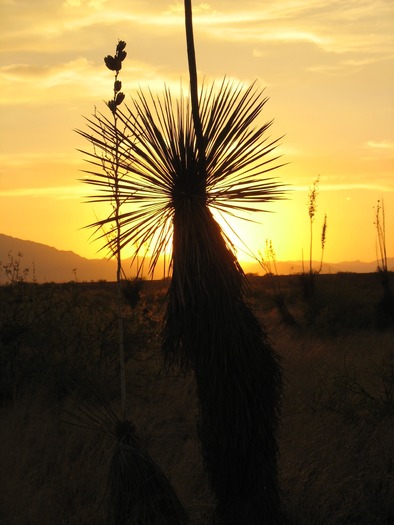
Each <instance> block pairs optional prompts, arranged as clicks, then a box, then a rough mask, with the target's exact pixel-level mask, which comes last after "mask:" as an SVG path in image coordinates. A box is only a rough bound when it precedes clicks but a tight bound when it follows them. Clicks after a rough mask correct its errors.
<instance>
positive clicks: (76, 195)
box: [0, 185, 86, 200]
mask: <svg viewBox="0 0 394 525" xmlns="http://www.w3.org/2000/svg"><path fill="white" fill-rule="evenodd" d="M85 196H86V187H82V185H79V186H77V185H74V186H53V187H40V188H17V189H13V190H5V191H0V197H46V198H52V199H57V200H69V199H78V200H80V199H81V198H82V197H85Z"/></svg>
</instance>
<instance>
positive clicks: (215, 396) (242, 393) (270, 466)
mask: <svg viewBox="0 0 394 525" xmlns="http://www.w3.org/2000/svg"><path fill="white" fill-rule="evenodd" d="M173 243H174V245H173V277H172V282H171V285H170V289H169V304H168V310H167V315H166V328H165V333H164V343H163V350H164V353H165V355H166V356H167V358H169V359H170V360H173V359H174V358H175V359H176V360H178V361H179V362H180V363H181V364H183V365H186V366H187V365H190V366H191V367H192V369H193V370H194V374H195V379H196V385H197V393H198V398H199V404H200V420H199V437H200V440H201V445H202V452H203V456H204V461H205V464H206V469H207V472H208V475H209V477H210V481H211V486H212V489H213V491H214V493H215V495H216V498H217V513H218V516H219V520H220V523H223V524H225V525H230V524H231V525H243V524H245V525H261V524H263V523H264V524H274V523H275V524H276V523H280V508H279V497H278V483H277V444H276V432H277V420H278V404H279V397H280V391H281V375H280V367H279V364H278V362H277V359H276V357H275V354H274V352H273V351H272V349H271V346H270V344H269V341H268V339H267V336H266V334H265V333H264V331H263V329H262V327H261V326H260V324H259V322H258V320H257V319H256V318H255V316H254V315H253V313H252V311H251V310H250V309H249V308H248V306H247V305H246V303H245V300H244V295H243V292H244V285H245V277H244V275H243V272H242V270H241V268H240V267H239V264H238V262H237V260H236V258H235V256H234V254H233V253H232V251H231V249H230V248H229V247H228V246H227V245H226V242H225V239H224V237H223V235H222V232H221V229H220V227H219V225H218V224H217V222H216V221H215V219H214V218H213V216H212V214H211V212H210V210H209V209H208V207H207V206H205V204H204V203H203V201H202V200H201V199H200V200H198V199H195V200H193V199H188V198H185V200H184V202H183V203H180V204H179V205H178V207H177V209H176V211H175V216H174V241H173Z"/></svg>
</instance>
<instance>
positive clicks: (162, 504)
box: [66, 382, 189, 525]
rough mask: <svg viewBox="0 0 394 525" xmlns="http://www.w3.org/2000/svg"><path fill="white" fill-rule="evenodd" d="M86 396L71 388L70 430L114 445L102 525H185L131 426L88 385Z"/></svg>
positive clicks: (162, 476)
mask: <svg viewBox="0 0 394 525" xmlns="http://www.w3.org/2000/svg"><path fill="white" fill-rule="evenodd" d="M86 386H87V387H88V390H89V397H90V399H89V401H86V394H85V395H84V396H82V395H81V394H80V393H78V392H77V389H76V388H75V385H73V386H72V388H71V390H70V391H71V397H72V399H73V401H74V406H73V408H71V410H68V411H66V415H67V422H68V423H69V424H72V425H76V426H81V427H84V428H90V429H92V430H96V431H99V432H105V433H106V434H109V435H110V436H111V437H113V438H114V439H115V441H116V445H115V448H114V451H113V455H112V458H111V465H110V471H109V475H108V513H107V520H106V523H107V525H186V524H187V523H189V520H188V517H187V514H186V512H185V510H184V508H183V506H182V504H181V502H180V501H179V499H178V497H177V495H176V493H175V490H174V489H173V487H172V485H171V483H170V482H169V480H168V479H167V477H166V476H165V474H164V473H163V471H162V470H161V469H160V467H159V466H158V465H157V464H156V463H155V461H154V460H153V459H152V457H151V456H150V454H149V453H148V451H147V450H146V448H145V447H144V446H143V444H142V443H141V442H140V440H139V439H138V437H137V434H136V428H135V425H134V423H133V422H132V421H130V420H125V419H120V418H119V417H118V416H117V415H116V413H115V412H114V410H113V409H112V407H111V406H110V404H109V403H108V402H107V401H106V400H105V397H104V396H103V395H102V393H101V392H99V390H98V389H97V387H95V386H94V385H92V384H91V383H89V382H87V385H86Z"/></svg>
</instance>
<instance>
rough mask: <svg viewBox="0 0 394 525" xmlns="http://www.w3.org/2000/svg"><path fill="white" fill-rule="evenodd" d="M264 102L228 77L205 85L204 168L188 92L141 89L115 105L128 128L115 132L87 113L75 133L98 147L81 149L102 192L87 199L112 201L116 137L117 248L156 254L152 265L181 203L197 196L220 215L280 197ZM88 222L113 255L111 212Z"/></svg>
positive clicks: (202, 100)
mask: <svg viewBox="0 0 394 525" xmlns="http://www.w3.org/2000/svg"><path fill="white" fill-rule="evenodd" d="M266 101H267V99H266V98H265V97H263V94H262V91H261V90H259V89H257V88H256V86H255V85H252V86H250V87H248V88H244V87H243V86H242V85H241V84H237V85H236V84H234V83H232V82H230V81H228V80H224V81H223V82H222V84H221V85H220V86H219V88H218V89H216V86H214V85H213V86H211V87H210V88H208V87H206V86H205V87H203V89H202V92H201V96H200V108H201V119H202V125H203V132H204V138H205V143H206V164H205V170H204V172H203V173H201V170H199V169H198V166H199V164H198V158H197V157H198V154H197V148H196V138H195V132H194V127H193V122H192V116H191V109H190V107H189V102H188V99H187V97H186V96H184V95H181V97H180V99H179V100H178V101H175V100H173V98H172V96H171V94H170V92H169V91H168V90H166V91H165V94H164V96H163V97H162V98H161V97H157V98H156V97H154V96H153V95H152V94H151V93H149V94H148V95H145V94H144V93H143V92H142V91H141V92H139V94H138V97H137V98H135V99H134V100H133V101H132V104H131V105H130V106H128V107H126V109H124V110H120V109H118V110H117V116H118V120H119V121H121V122H122V123H123V129H119V130H117V131H116V130H115V128H114V125H113V123H112V122H111V120H108V119H107V118H106V117H105V116H104V115H102V114H100V113H98V112H96V113H95V115H94V116H93V118H91V119H87V124H88V131H81V130H78V133H79V134H80V135H82V136H83V137H85V138H86V139H87V140H88V141H90V142H91V143H92V145H93V147H94V150H93V152H86V151H84V152H83V153H84V154H85V155H87V160H88V161H89V162H90V163H91V165H92V168H91V169H89V170H85V173H86V174H87V177H86V178H85V179H83V180H84V182H86V183H87V184H90V185H93V186H94V187H95V188H96V189H98V190H99V192H98V193H96V194H95V195H93V196H91V197H90V198H89V200H90V202H111V200H112V196H113V188H114V185H115V180H114V177H113V172H114V170H113V166H114V158H115V143H116V140H115V137H117V142H118V146H117V158H118V162H119V170H118V178H119V180H118V181H117V184H118V187H117V192H118V196H119V200H120V202H121V203H122V209H123V210H125V211H123V212H122V214H121V216H120V217H119V220H120V226H121V230H122V234H121V239H120V241H121V242H120V249H123V248H125V247H126V246H129V247H133V248H132V249H133V250H134V254H137V252H138V253H140V254H141V252H143V253H145V252H151V253H152V258H151V267H150V269H151V270H153V269H154V267H155V265H156V263H157V261H158V258H159V255H160V253H161V252H163V250H164V249H165V248H166V247H168V246H169V244H170V242H171V238H172V232H173V219H174V214H175V210H176V208H177V206H187V205H188V204H187V203H188V202H189V201H190V199H193V200H199V201H201V204H202V205H207V206H209V207H210V208H212V209H216V210H217V211H218V212H219V213H220V214H223V215H225V214H229V215H232V216H241V217H245V216H246V214H248V213H250V212H253V211H262V210H261V204H262V203H263V204H265V203H267V202H269V201H271V200H274V199H278V198H280V197H281V195H282V194H283V188H282V187H281V185H280V184H279V183H278V182H277V181H276V180H275V179H274V178H267V173H268V172H270V171H271V170H273V169H275V168H276V167H278V166H277V164H275V161H276V160H277V159H278V156H272V155H271V153H272V152H273V150H274V149H275V146H276V145H277V142H278V140H270V139H269V138H267V137H266V131H267V129H268V128H269V127H270V125H271V122H268V123H265V124H261V123H259V122H258V117H259V116H260V113H261V111H262V109H263V107H264V105H265V103H266ZM120 127H121V126H120ZM90 226H91V227H93V228H95V229H96V234H97V237H98V238H101V240H103V243H104V245H105V246H106V247H108V248H109V253H111V254H116V251H117V249H118V246H117V243H116V240H115V237H116V233H117V232H116V225H115V217H114V214H109V215H108V216H107V217H105V218H104V219H100V220H98V221H97V222H95V223H93V224H91V225H90ZM227 241H228V240H227Z"/></svg>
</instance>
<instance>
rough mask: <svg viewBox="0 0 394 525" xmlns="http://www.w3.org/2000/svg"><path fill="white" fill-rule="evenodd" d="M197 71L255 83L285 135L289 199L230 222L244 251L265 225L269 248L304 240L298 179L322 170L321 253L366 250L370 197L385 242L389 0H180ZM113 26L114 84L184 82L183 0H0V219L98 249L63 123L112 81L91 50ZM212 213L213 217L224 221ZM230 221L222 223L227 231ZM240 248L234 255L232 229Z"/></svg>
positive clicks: (390, 106) (108, 42) (76, 141)
mask: <svg viewBox="0 0 394 525" xmlns="http://www.w3.org/2000/svg"><path fill="white" fill-rule="evenodd" d="M193 8H194V27H195V43H196V51H197V64H198V69H199V78H200V84H202V82H203V81H204V82H205V83H209V82H211V81H212V80H213V79H216V80H217V81H218V82H219V83H220V82H221V80H222V78H223V77H224V76H227V77H228V78H234V79H236V80H238V81H240V82H242V83H244V84H246V85H249V84H250V83H251V82H252V81H254V80H255V79H256V78H257V79H258V81H259V84H260V85H262V86H265V85H266V86H267V88H266V91H265V93H264V94H265V95H267V96H269V101H268V103H267V104H266V107H265V108H264V111H263V115H262V118H263V119H264V121H268V120H271V119H272V118H274V119H275V122H274V124H273V126H272V128H271V129H270V130H269V133H268V135H270V136H271V138H272V139H274V138H276V137H280V136H282V135H284V137H283V139H282V140H281V143H282V145H281V147H280V149H279V151H280V152H281V153H283V155H284V158H283V161H284V162H288V163H289V164H288V165H286V166H285V167H283V168H281V169H279V170H278V171H277V172H276V173H273V175H274V176H277V177H278V178H279V180H280V181H281V182H283V183H284V184H285V185H289V187H290V190H291V191H290V192H289V196H288V197H289V200H285V201H281V202H276V203H275V202H273V203H272V204H270V205H269V206H268V209H269V210H271V211H272V213H266V214H261V215H259V214H258V215H257V216H256V217H253V219H254V220H256V221H257V224H254V223H248V222H244V221H234V224H232V227H233V228H234V229H235V230H236V231H237V233H238V235H239V237H240V238H241V239H242V241H245V244H247V245H248V246H249V248H250V249H251V250H252V252H253V253H257V252H258V250H264V245H265V240H266V239H272V241H273V244H274V248H275V251H276V254H277V257H278V259H279V260H299V259H301V257H302V250H304V252H307V250H308V246H309V219H308V214H307V197H308V187H309V186H310V185H311V184H312V182H313V180H314V179H316V177H317V176H318V175H320V185H319V186H320V191H319V195H318V199H317V206H318V212H317V215H316V221H315V224H314V237H315V250H316V251H315V253H316V259H318V258H319V256H320V252H319V236H320V228H321V224H322V220H323V217H324V214H325V213H327V217H328V229H327V243H326V248H325V256H324V258H325V260H326V261H329V262H338V261H342V260H357V259H359V260H364V261H372V260H374V259H375V256H376V254H375V239H376V235H375V233H376V232H375V229H374V225H373V221H374V206H376V203H377V200H378V199H382V198H384V201H385V210H386V231H387V250H388V256H389V257H393V256H394V234H393V233H392V232H394V173H393V171H394V128H393V122H394V100H393V97H392V93H393V92H394V58H393V57H394V53H393V50H394V38H393V33H392V23H391V20H392V19H393V16H394V4H392V3H390V2H387V0H377V1H376V2H374V3H373V4H371V3H369V4H368V3H365V2H361V3H354V2H346V1H344V2H343V3H342V4H341V6H340V8H339V7H338V4H337V3H335V2H326V3H322V2H320V1H319V0H300V1H299V2H281V3H278V2H276V1H274V0H268V1H267V2H264V3H261V2H258V1H257V0H256V1H247V2H235V0H216V1H210V2H194V6H193ZM118 39H123V40H125V41H126V42H127V51H128V56H127V59H126V61H125V63H124V67H123V70H122V72H121V80H122V82H123V91H124V92H125V93H126V100H130V96H134V94H135V92H136V90H137V89H138V87H139V86H142V87H143V88H144V89H147V88H149V89H151V90H152V91H153V92H159V91H162V90H163V86H164V84H166V85H167V86H169V87H170V89H171V92H172V94H173V95H174V97H177V96H178V94H179V89H180V85H181V83H182V85H183V86H186V87H187V86H188V72H187V57H186V49H185V36H184V22H183V4H182V3H181V2H167V3H166V2H164V3H163V2H162V0H160V1H159V0H152V1H151V2H142V3H141V2H137V1H133V0H114V1H112V2H109V1H108V0H64V1H63V2H48V0H36V1H35V2H30V3H25V2H24V3H22V2H21V0H13V1H12V2H11V1H9V2H5V3H4V6H3V8H2V33H1V35H0V43H1V45H0V50H1V51H0V53H1V57H2V62H1V64H2V65H1V66H0V88H1V89H0V106H1V107H0V111H1V116H2V117H1V118H2V120H1V130H0V135H1V136H0V144H1V148H2V149H1V151H0V198H1V205H0V220H1V227H0V232H1V233H4V234H6V235H11V236H14V237H19V238H21V239H28V240H33V241H37V242H41V243H44V244H48V245H50V246H54V247H56V248H58V249H63V250H72V251H75V252H76V253H78V254H80V255H82V256H85V257H90V258H91V257H101V256H103V255H104V253H103V252H100V248H101V245H100V244H99V243H98V242H93V243H92V242H91V239H90V234H91V231H89V230H86V229H84V226H86V225H87V224H89V223H91V222H93V221H94V220H95V219H96V217H98V216H100V214H101V213H102V208H100V207H97V206H92V205H89V204H83V201H84V195H86V194H88V193H89V191H90V188H87V187H86V186H85V185H83V184H82V183H79V182H78V180H77V179H79V178H81V177H82V176H83V174H81V173H80V171H79V170H81V169H84V168H85V167H86V166H85V164H84V162H83V155H82V154H80V153H79V152H77V151H76V150H77V149H78V148H79V149H89V145H88V144H87V143H84V141H83V140H82V139H81V137H79V136H78V135H76V133H74V132H73V129H75V128H79V129H84V126H85V121H84V119H83V118H82V115H84V116H87V117H89V116H90V115H91V114H92V113H93V112H94V107H95V106H97V108H98V110H99V111H102V112H105V111H106V107H105V105H104V103H103V101H105V100H107V99H109V98H111V96H112V82H113V76H112V74H111V72H109V71H108V70H106V68H105V66H104V62H103V57H104V56H105V55H107V54H110V53H112V52H113V51H114V48H115V45H116V42H117V41H118ZM223 228H225V226H224V225H223ZM228 234H229V235H230V237H231V236H232V234H231V233H228ZM231 238H232V240H233V242H234V244H235V245H237V246H238V247H239V251H238V256H239V258H240V259H241V260H243V259H245V258H247V255H246V254H245V253H243V251H242V247H241V246H239V244H240V243H239V241H238V240H237V239H236V238H233V237H231Z"/></svg>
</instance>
